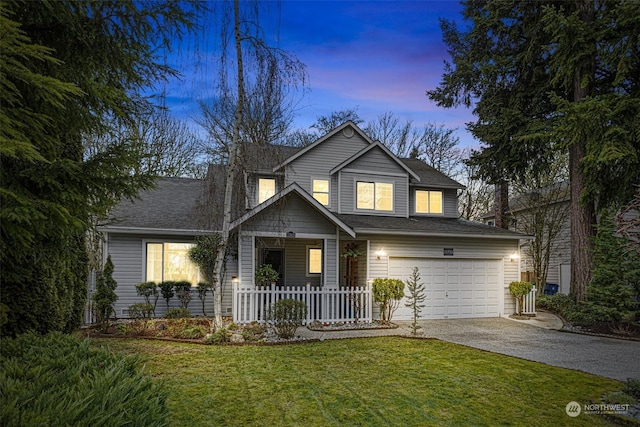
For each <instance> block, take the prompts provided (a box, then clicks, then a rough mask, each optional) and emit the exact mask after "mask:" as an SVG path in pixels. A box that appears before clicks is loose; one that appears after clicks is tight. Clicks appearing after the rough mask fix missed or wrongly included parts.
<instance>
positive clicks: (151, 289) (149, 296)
mask: <svg viewBox="0 0 640 427" xmlns="http://www.w3.org/2000/svg"><path fill="white" fill-rule="evenodd" d="M136 292H137V293H138V295H139V296H141V297H143V298H144V301H145V302H146V303H147V304H149V305H151V306H152V307H153V315H154V316H155V315H156V305H157V304H158V298H159V297H160V293H159V292H158V285H157V284H156V282H142V283H138V284H137V285H136ZM151 301H153V303H152V302H151Z"/></svg>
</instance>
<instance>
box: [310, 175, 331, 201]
mask: <svg viewBox="0 0 640 427" xmlns="http://www.w3.org/2000/svg"><path fill="white" fill-rule="evenodd" d="M311 185H312V191H313V198H314V199H316V200H317V201H319V202H320V203H322V204H323V205H325V206H329V180H328V179H314V180H313V181H312V183H311Z"/></svg>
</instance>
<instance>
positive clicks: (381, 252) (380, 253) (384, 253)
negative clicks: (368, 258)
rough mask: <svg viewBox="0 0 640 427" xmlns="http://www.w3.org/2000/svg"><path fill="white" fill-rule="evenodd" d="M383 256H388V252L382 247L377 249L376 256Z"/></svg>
mask: <svg viewBox="0 0 640 427" xmlns="http://www.w3.org/2000/svg"><path fill="white" fill-rule="evenodd" d="M383 256H387V253H386V252H385V251H384V249H382V248H380V249H379V250H377V251H376V258H378V259H380V258H382V257H383Z"/></svg>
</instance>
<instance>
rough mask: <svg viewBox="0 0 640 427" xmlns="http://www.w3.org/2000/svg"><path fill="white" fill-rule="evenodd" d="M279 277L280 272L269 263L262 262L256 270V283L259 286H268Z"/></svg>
mask: <svg viewBox="0 0 640 427" xmlns="http://www.w3.org/2000/svg"><path fill="white" fill-rule="evenodd" d="M279 278H280V274H279V273H278V272H277V271H276V270H275V269H274V268H273V266H272V265H271V264H262V265H261V266H260V268H258V271H256V284H257V285H259V286H269V285H270V284H272V283H275V282H277V281H278V279H279Z"/></svg>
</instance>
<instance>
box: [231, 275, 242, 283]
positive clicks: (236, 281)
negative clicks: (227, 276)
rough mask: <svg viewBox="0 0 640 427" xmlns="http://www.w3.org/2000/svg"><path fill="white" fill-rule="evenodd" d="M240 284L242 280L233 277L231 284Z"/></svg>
mask: <svg viewBox="0 0 640 427" xmlns="http://www.w3.org/2000/svg"><path fill="white" fill-rule="evenodd" d="M239 282H240V280H239V279H238V276H231V283H233V284H234V285H235V284H238V283H239Z"/></svg>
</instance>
